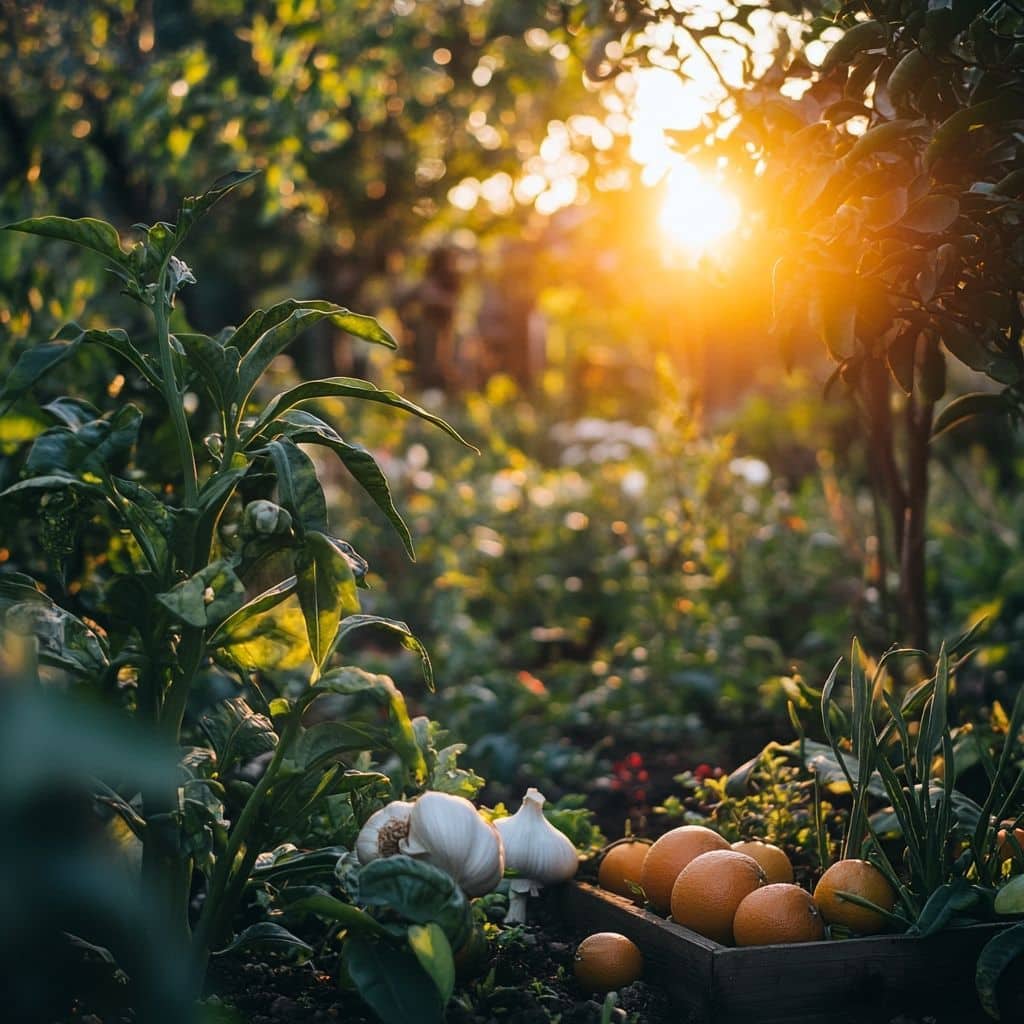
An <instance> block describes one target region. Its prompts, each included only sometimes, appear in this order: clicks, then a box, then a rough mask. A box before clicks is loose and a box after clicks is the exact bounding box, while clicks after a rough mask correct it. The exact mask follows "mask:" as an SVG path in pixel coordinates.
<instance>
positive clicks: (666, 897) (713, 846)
mask: <svg viewBox="0 0 1024 1024" xmlns="http://www.w3.org/2000/svg"><path fill="white" fill-rule="evenodd" d="M728 849H729V842H728V840H726V839H723V838H722V837H721V836H720V835H719V834H718V833H717V832H712V831H711V829H709V828H705V827H704V826H703V825H681V826H680V827H679V828H674V829H672V831H671V832H666V833H665V834H664V835H663V836H662V837H661V838H660V839H659V840H658V841H657V842H656V843H655V844H654V845H653V846H651V847H650V848H649V849H648V851H647V856H646V858H644V868H643V872H642V873H641V877H640V885H641V886H642V887H643V890H644V895H645V896H646V897H647V900H648V902H649V903H650V904H651V906H652V907H654V909H655V910H657V911H658V912H659V913H662V914H664V913H666V912H667V911H668V908H669V906H670V905H671V903H672V886H673V885H674V884H675V880H676V879H677V878H678V877H679V872H680V871H682V870H683V868H685V867H686V865H687V864H689V863H690V861H691V860H693V859H694V857H699V856H700V855H701V854H702V853H708V852H709V851H710V850H728Z"/></svg>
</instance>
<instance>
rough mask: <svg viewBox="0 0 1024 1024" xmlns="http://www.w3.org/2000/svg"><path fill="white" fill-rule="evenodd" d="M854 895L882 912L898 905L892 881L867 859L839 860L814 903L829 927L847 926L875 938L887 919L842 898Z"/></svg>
mask: <svg viewBox="0 0 1024 1024" xmlns="http://www.w3.org/2000/svg"><path fill="white" fill-rule="evenodd" d="M840 892H849V893H853V894H854V895H856V896H860V897H861V898H862V899H865V900H870V901H871V902H872V903H874V904H875V905H876V906H878V907H881V908H882V909H883V910H892V908H893V907H894V906H895V905H896V893H895V891H894V890H893V887H892V886H891V885H890V884H889V880H888V879H887V878H886V877H885V875H883V874H882V872H881V871H879V870H878V868H876V867H875V866H874V864H869V863H868V862H867V861H866V860H856V859H853V858H851V859H849V860H838V861H836V862H835V864H833V865H832V867H830V868H829V869H828V870H827V871H826V872H825V874H823V875H822V876H821V878H820V879H819V880H818V884H817V885H816V886H815V887H814V902H815V903H817V905H818V909H819V910H820V911H821V916H822V917H823V918H825V920H826V921H827V922H828V923H829V924H841V925H845V926H846V927H847V928H849V929H850V931H852V932H857V933H859V934H860V935H875V934H877V933H878V932H880V931H882V930H883V929H884V928H885V918H884V917H883V916H882V915H881V914H879V913H878V912H877V911H875V910H869V909H868V908H867V907H862V906H860V905H859V904H857V903H851V902H850V901H849V900H846V899H844V898H843V897H842V896H840V895H839V893H840Z"/></svg>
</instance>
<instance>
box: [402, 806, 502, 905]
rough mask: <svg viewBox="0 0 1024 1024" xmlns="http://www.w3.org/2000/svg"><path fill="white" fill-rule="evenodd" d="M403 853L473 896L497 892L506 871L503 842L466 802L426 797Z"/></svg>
mask: <svg viewBox="0 0 1024 1024" xmlns="http://www.w3.org/2000/svg"><path fill="white" fill-rule="evenodd" d="M398 849H399V852H400V853H407V854H409V855H410V856H412V857H422V858H423V860H425V861H426V862H427V863H428V864H432V865H433V866H434V867H436V868H440V869H441V870H442V871H445V872H447V873H448V874H449V875H451V876H452V878H453V879H455V881H456V883H457V884H458V885H459V887H460V888H461V889H462V891H463V892H464V893H465V894H466V895H467V896H483V895H484V894H485V893H488V892H492V891H493V890H494V889H495V887H496V886H497V884H498V882H500V881H501V876H502V874H504V871H505V854H504V850H503V848H502V842H501V837H500V835H499V834H498V831H497V829H496V828H495V827H494V826H493V825H489V824H488V823H487V822H486V821H484V819H483V818H481V817H480V815H479V813H478V812H477V809H476V808H475V807H474V806H473V805H472V804H471V803H470V802H469V801H468V800H467V799H466V798H465V797H461V796H452V795H451V794H449V793H436V792H429V793H424V794H423V795H422V796H421V797H420V798H419V799H418V800H417V801H416V802H415V803H414V804H413V805H412V813H411V814H410V816H409V834H408V836H407V837H405V838H403V839H400V840H399V843H398Z"/></svg>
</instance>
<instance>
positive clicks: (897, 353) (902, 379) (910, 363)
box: [886, 325, 918, 395]
mask: <svg viewBox="0 0 1024 1024" xmlns="http://www.w3.org/2000/svg"><path fill="white" fill-rule="evenodd" d="M917 335H918V330H917V328H916V327H914V326H913V325H909V326H907V327H905V328H903V330H902V331H900V333H899V334H897V335H896V337H895V338H893V340H892V341H891V342H889V347H888V349H886V362H887V363H888V366H889V372H890V373H891V374H892V376H893V380H895V381H896V383H897V384H899V386H900V390H901V391H902V392H903V393H904V394H905V395H909V394H910V393H911V392H912V391H913V390H914V355H915V353H916V351H917Z"/></svg>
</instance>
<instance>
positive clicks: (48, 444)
mask: <svg viewBox="0 0 1024 1024" xmlns="http://www.w3.org/2000/svg"><path fill="white" fill-rule="evenodd" d="M141 424H142V413H141V412H140V411H139V409H138V408H137V407H136V406H134V405H125V406H122V407H121V408H120V409H118V411H117V412H116V413H114V414H113V416H111V417H110V418H109V419H108V418H104V419H99V420H92V421H91V422H89V423H84V424H82V426H80V427H75V428H72V427H52V428H51V429H50V430H47V431H45V432H44V433H42V434H40V435H39V437H37V438H36V440H35V441H34V442H33V444H32V448H31V449H30V450H29V453H28V458H27V459H26V460H25V471H26V473H28V474H30V475H33V476H42V475H46V474H49V473H53V472H54V471H55V470H57V471H61V472H65V473H71V474H73V475H74V476H77V477H79V478H82V477H84V476H86V475H87V474H91V475H93V476H95V477H97V478H100V477H103V476H105V475H107V474H108V473H109V472H111V470H112V469H113V468H114V466H115V464H116V463H119V462H121V461H123V460H124V458H125V457H126V456H127V455H128V453H129V451H131V449H132V447H133V446H134V444H135V442H136V441H137V440H138V436H139V427H140V426H141Z"/></svg>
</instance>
